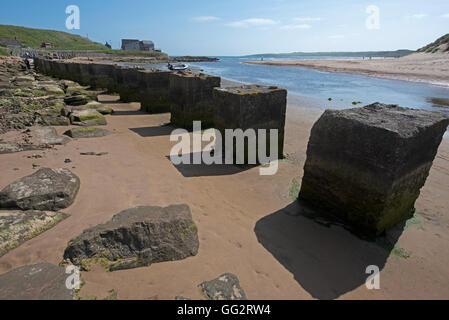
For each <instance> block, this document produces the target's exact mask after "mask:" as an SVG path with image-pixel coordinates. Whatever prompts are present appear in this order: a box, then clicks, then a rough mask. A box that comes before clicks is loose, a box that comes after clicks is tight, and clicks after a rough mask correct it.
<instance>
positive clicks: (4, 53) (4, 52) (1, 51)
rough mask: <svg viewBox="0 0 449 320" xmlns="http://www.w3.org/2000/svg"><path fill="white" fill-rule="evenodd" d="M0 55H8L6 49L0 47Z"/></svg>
mask: <svg viewBox="0 0 449 320" xmlns="http://www.w3.org/2000/svg"><path fill="white" fill-rule="evenodd" d="M0 56H3V57H7V56H9V52H8V50H6V49H4V48H0Z"/></svg>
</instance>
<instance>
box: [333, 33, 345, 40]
mask: <svg viewBox="0 0 449 320" xmlns="http://www.w3.org/2000/svg"><path fill="white" fill-rule="evenodd" d="M344 37H345V36H344V35H343V34H336V35H333V36H329V38H330V39H343V38H344Z"/></svg>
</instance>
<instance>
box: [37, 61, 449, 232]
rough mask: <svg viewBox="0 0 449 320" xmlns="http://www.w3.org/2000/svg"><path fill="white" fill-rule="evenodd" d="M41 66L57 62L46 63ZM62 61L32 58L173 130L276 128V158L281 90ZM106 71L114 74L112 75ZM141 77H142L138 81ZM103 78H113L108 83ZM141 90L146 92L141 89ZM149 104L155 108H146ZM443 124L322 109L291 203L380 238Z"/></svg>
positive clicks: (391, 110)
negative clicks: (136, 104) (166, 116)
mask: <svg viewBox="0 0 449 320" xmlns="http://www.w3.org/2000/svg"><path fill="white" fill-rule="evenodd" d="M48 63H52V64H56V65H57V66H58V67H55V66H46V64H48ZM70 65H71V63H66V64H64V63H58V62H53V61H45V63H44V65H42V61H39V62H38V67H39V68H41V69H42V71H43V72H45V73H49V74H53V75H56V76H59V77H63V78H69V79H73V80H76V81H78V82H80V83H82V84H86V85H92V86H97V87H106V88H108V89H110V90H111V91H116V92H119V93H120V96H121V98H122V100H125V101H139V99H140V101H141V102H142V105H143V109H144V110H146V111H150V112H159V111H161V112H162V111H164V112H165V111H169V110H170V111H171V113H172V122H174V123H175V124H177V125H178V126H180V127H184V128H189V127H191V125H192V121H194V120H201V121H202V122H203V124H204V125H205V126H214V127H215V128H216V129H218V130H220V131H222V130H224V129H225V128H227V129H236V128H240V129H243V130H246V129H248V128H253V129H279V131H280V134H279V155H280V156H282V152H283V139H284V124H285V108H286V91H285V90H283V89H278V88H276V87H265V86H242V87H234V88H226V89H224V88H220V78H218V77H212V76H208V75H203V74H193V73H184V72H181V73H170V72H166V71H155V70H154V71H142V70H137V69H132V68H122V67H113V66H112V65H98V66H96V65H91V66H83V65H82V64H74V65H77V66H72V67H70ZM76 68H80V69H82V70H84V71H80V70H78V69H76ZM86 68H87V69H86ZM89 68H93V69H96V68H98V70H100V69H103V70H109V71H108V72H109V73H107V72H105V74H107V75H106V76H98V75H96V72H92V71H86V70H92V69H89ZM114 68H116V69H115V70H120V71H121V72H120V73H115V75H114V71H112V70H114ZM59 70H61V71H59ZM87 74H89V75H90V76H89V77H90V78H88V76H87ZM92 74H95V76H92ZM118 74H119V75H118ZM142 76H144V77H147V78H146V79H147V80H146V81H142V79H143V78H142ZM86 79H89V80H88V81H86ZM111 79H117V80H114V83H113V84H111V81H110V80H111ZM149 79H151V80H149ZM143 82H145V84H143ZM136 84H139V86H136ZM142 88H144V90H143V91H145V88H148V91H149V92H154V95H150V94H149V93H148V94H146V95H145V94H142ZM145 99H147V100H145ZM146 101H147V102H146ZM158 101H159V102H160V104H157V103H156V102H158ZM168 101H170V102H168ZM155 105H157V106H158V108H156V109H154V106H155ZM168 105H170V107H168ZM448 124H449V119H448V118H447V117H446V116H444V115H442V114H440V113H435V112H429V111H423V110H414V109H408V108H401V107H398V106H394V105H382V104H378V103H376V104H373V105H370V106H366V107H363V108H353V109H347V110H338V111H337V110H327V111H326V112H325V113H324V114H323V115H322V116H321V118H320V119H319V120H318V121H317V122H316V123H315V124H314V126H313V128H312V131H311V135H310V140H309V144H308V148H307V159H306V162H305V166H304V175H303V180H302V183H301V189H300V193H299V201H301V202H302V203H303V204H306V205H309V206H310V205H311V207H312V208H313V209H314V212H322V213H323V214H325V215H329V214H331V215H332V216H334V217H335V218H337V219H340V220H341V221H342V222H343V223H344V224H346V225H348V226H349V227H351V229H352V230H353V231H355V232H356V233H358V234H359V235H361V236H363V237H366V238H375V237H377V236H379V235H382V234H383V233H385V232H386V231H387V230H389V229H390V228H392V227H394V226H396V225H397V224H398V223H401V222H403V221H404V220H406V219H408V218H410V217H411V216H412V215H413V212H414V205H415V201H416V199H417V198H418V196H419V193H420V190H421V188H422V187H423V185H424V184H425V181H426V179H427V177H428V175H429V171H430V168H431V166H432V163H433V160H434V158H435V156H436V153H437V150H438V147H439V145H440V143H441V140H442V137H443V134H444V133H445V132H446V128H447V126H448Z"/></svg>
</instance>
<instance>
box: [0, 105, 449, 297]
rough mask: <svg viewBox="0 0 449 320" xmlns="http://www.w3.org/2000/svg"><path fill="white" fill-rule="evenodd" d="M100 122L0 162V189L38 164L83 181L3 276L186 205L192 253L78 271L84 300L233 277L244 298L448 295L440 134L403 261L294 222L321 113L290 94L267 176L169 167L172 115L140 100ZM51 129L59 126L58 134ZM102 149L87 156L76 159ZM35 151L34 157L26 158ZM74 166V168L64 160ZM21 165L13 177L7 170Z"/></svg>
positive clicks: (8, 260) (446, 179)
mask: <svg viewBox="0 0 449 320" xmlns="http://www.w3.org/2000/svg"><path fill="white" fill-rule="evenodd" d="M117 98H118V97H117V96H100V100H102V101H103V102H106V101H108V102H111V106H112V107H113V108H114V109H115V110H116V111H117V112H116V114H115V115H112V116H107V121H108V125H107V126H105V128H106V129H108V130H110V131H112V132H113V134H112V135H110V136H106V137H102V138H94V139H79V140H73V141H71V142H69V143H68V144H67V145H65V146H57V147H56V148H55V149H53V150H45V151H29V152H28V151H27V152H21V153H16V154H6V155H1V156H0V172H1V177H0V188H3V187H5V186H6V185H7V184H9V183H11V182H12V181H14V180H16V179H18V178H20V177H23V176H25V175H28V174H31V173H32V172H34V171H35V169H33V168H32V164H37V165H40V166H41V167H51V168H61V167H64V168H68V169H70V170H72V171H73V172H74V173H75V174H77V175H78V176H79V177H80V179H81V188H80V191H79V194H78V196H77V198H76V200H75V202H74V204H73V205H72V206H70V207H69V208H67V209H65V210H62V211H63V212H66V213H69V214H70V215H71V216H70V217H69V218H67V219H66V220H64V221H62V222H61V223H59V224H58V225H56V226H55V227H54V228H52V229H50V230H49V231H47V232H44V233H43V234H41V235H39V236H38V237H36V238H34V239H32V240H30V241H28V242H26V243H24V244H23V245H21V246H20V247H18V248H16V249H14V250H12V251H11V252H9V253H8V254H6V255H4V256H3V257H1V258H0V273H4V272H7V271H9V270H11V269H13V268H16V267H19V266H22V265H24V264H31V263H37V262H39V261H48V262H51V263H55V264H58V263H59V262H60V261H61V259H62V255H63V252H64V249H65V247H66V244H67V242H68V241H69V240H70V239H72V238H73V237H75V236H77V235H78V234H79V233H81V232H82V231H83V230H84V229H86V228H89V227H92V226H94V225H96V224H99V223H103V222H106V221H107V220H109V219H110V218H111V217H112V216H113V215H115V214H116V213H118V212H120V211H122V210H124V209H128V208H131V207H135V206H139V205H158V206H167V205H170V204H179V203H186V204H188V205H189V206H190V208H191V211H192V215H193V218H194V220H195V222H196V224H197V226H198V230H199V231H198V232H199V239H200V248H199V252H198V255H197V256H195V257H191V258H188V259H185V260H182V261H176V262H164V263H159V264H154V265H151V266H149V267H145V268H138V269H131V270H123V271H116V272H106V271H105V270H103V269H102V268H101V267H96V268H94V270H93V271H90V272H82V278H83V279H84V280H85V281H86V285H85V286H84V287H83V288H82V290H81V292H80V295H81V296H82V297H85V298H86V297H90V298H94V297H96V298H98V299H101V298H104V297H106V296H107V295H108V291H109V290H111V289H114V290H115V291H116V292H117V294H118V299H174V298H175V297H176V296H184V297H189V298H192V299H204V297H203V296H202V294H201V292H200V290H199V289H198V287H197V286H198V285H199V284H200V283H201V282H203V281H207V280H211V279H214V278H216V277H217V276H219V275H221V274H223V273H226V272H230V273H234V274H236V275H237V276H238V277H239V279H240V283H241V286H242V288H243V289H244V290H245V292H246V294H247V296H248V298H249V299H311V298H323V299H332V298H342V299H401V298H405V299H421V298H422V299H448V298H449V282H448V279H449V269H448V268H447V266H448V265H449V246H448V243H449V215H448V208H449V140H448V139H447V138H445V139H444V140H443V142H442V144H441V146H440V149H439V152H438V156H437V158H436V159H435V162H434V165H433V167H432V170H431V172H430V176H429V178H428V180H427V183H426V185H425V187H424V188H423V189H422V192H421V196H420V198H419V199H418V201H417V204H416V207H417V210H418V217H419V218H418V220H417V223H415V224H410V225H409V227H408V228H407V229H406V230H405V231H404V232H403V233H402V235H401V236H400V238H399V241H398V243H397V247H398V248H403V249H404V250H406V251H407V252H409V253H410V254H411V256H410V257H409V258H407V259H406V258H403V257H400V255H398V254H389V252H387V251H385V250H383V249H381V248H380V247H378V246H377V245H375V244H373V243H368V242H365V241H362V240H360V239H358V238H356V237H355V236H353V235H352V234H350V233H349V232H347V231H346V230H344V229H342V228H341V227H336V226H332V227H326V226H323V225H321V224H318V223H316V222H314V221H312V220H310V219H307V218H305V217H303V216H299V215H297V212H298V207H297V204H296V202H295V201H293V200H292V199H290V197H289V189H290V187H291V185H292V179H293V178H295V179H297V181H299V182H300V181H301V177H302V168H303V165H304V161H305V157H306V148H307V142H308V138H309V133H310V129H311V127H312V125H313V123H314V121H315V120H316V119H318V117H319V116H320V114H321V112H322V110H320V109H313V108H308V107H304V105H303V102H302V99H301V98H299V97H296V98H295V97H289V107H288V111H287V122H286V138H285V141H286V144H285V153H286V154H287V155H288V158H289V160H288V161H283V162H281V163H280V166H279V171H278V173H277V174H276V175H274V176H260V175H259V170H258V168H252V169H249V170H243V171H242V170H241V169H238V168H236V167H221V166H207V167H206V166H200V165H199V166H187V167H186V166H184V167H178V168H177V167H175V166H173V165H172V163H171V162H170V161H169V159H167V156H168V155H169V154H170V149H171V146H173V145H174V143H173V142H170V140H169V134H170V132H171V130H172V129H171V128H170V127H167V126H163V125H164V124H166V123H168V122H169V114H161V115H150V114H146V113H142V112H140V111H138V109H139V104H138V103H131V104H122V103H116V102H114V100H116V99H117ZM57 130H58V132H59V133H62V132H64V131H65V130H67V127H58V128H57ZM90 151H94V152H97V153H98V152H108V154H107V155H103V156H83V155H80V153H81V152H90ZM31 154H41V155H43V158H42V159H28V158H27V156H29V155H31ZM65 159H70V160H71V161H72V162H71V163H65V162H64V160H65ZM14 168H18V169H19V170H14ZM371 264H377V265H379V266H380V268H381V273H380V285H381V289H380V290H367V289H366V287H365V279H366V278H367V276H368V275H366V274H365V268H366V267H367V266H368V265H371Z"/></svg>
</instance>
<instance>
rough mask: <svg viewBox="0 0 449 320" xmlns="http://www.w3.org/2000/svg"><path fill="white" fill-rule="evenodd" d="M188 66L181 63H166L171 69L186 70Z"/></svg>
mask: <svg viewBox="0 0 449 320" xmlns="http://www.w3.org/2000/svg"><path fill="white" fill-rule="evenodd" d="M188 67H189V66H188V65H186V64H183V63H181V64H175V65H173V64H171V63H169V64H168V69H169V70H173V71H179V70H187V68H188Z"/></svg>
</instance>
